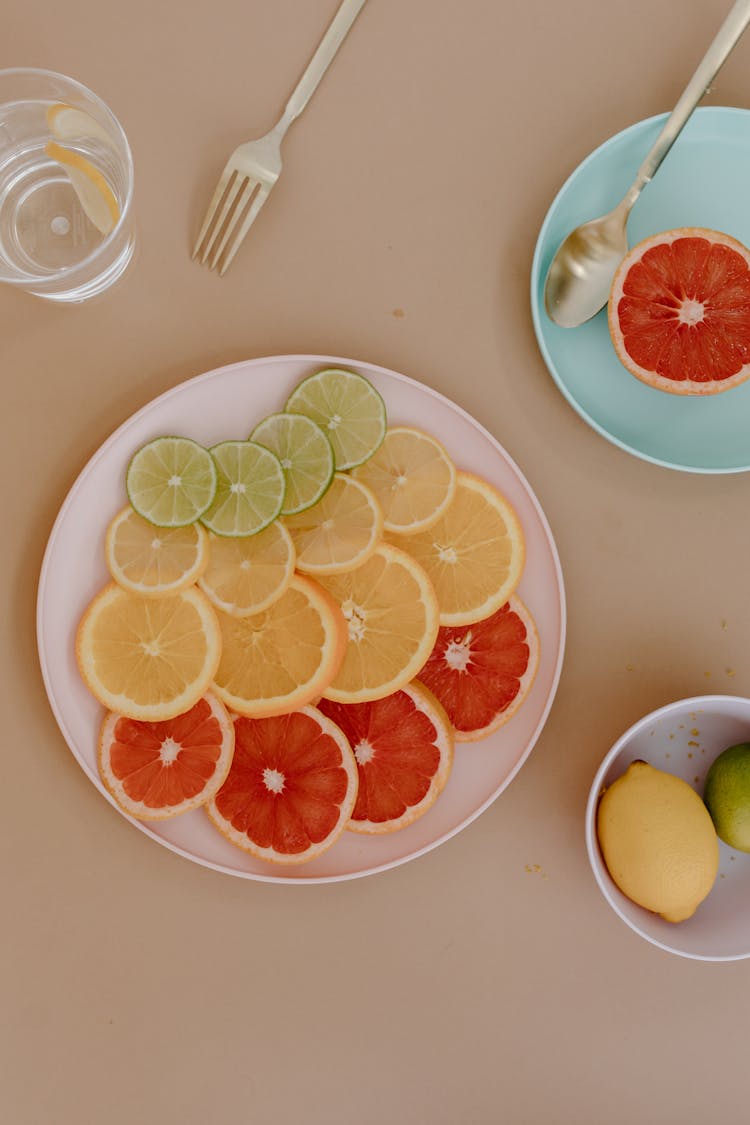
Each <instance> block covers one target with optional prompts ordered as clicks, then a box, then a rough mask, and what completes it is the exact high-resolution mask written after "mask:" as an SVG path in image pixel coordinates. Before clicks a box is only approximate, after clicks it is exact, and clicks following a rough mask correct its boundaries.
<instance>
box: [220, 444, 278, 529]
mask: <svg viewBox="0 0 750 1125" xmlns="http://www.w3.org/2000/svg"><path fill="white" fill-rule="evenodd" d="M211 454H212V456H213V459H214V461H215V463H216V471H217V476H218V480H217V484H216V496H215V498H214V502H213V504H212V505H211V507H210V508H209V509H208V511H207V512H206V513H205V514H204V515H203V516H202V517H201V522H202V523H203V524H204V525H205V526H206V527H207V528H209V530H210V531H213V532H214V534H215V535H229V536H239V535H255V533H256V532H257V531H262V530H263V528H264V527H268V525H269V523H273V521H274V520H275V519H276V517H277V516H278V514H279V512H280V511H281V505H282V504H283V503H284V487H285V484H284V470H283V469H282V467H281V463H280V461H279V459H278V457H276V456H275V455H274V454H273V453H271V451H270V450H268V449H264V448H263V446H262V445H257V444H256V442H254V441H222V442H220V443H219V444H218V445H214V446H213V447H212V449H211Z"/></svg>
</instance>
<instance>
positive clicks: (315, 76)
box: [274, 0, 365, 137]
mask: <svg viewBox="0 0 750 1125" xmlns="http://www.w3.org/2000/svg"><path fill="white" fill-rule="evenodd" d="M364 4H365V0H343V2H342V4H341V5H340V7H339V10H338V11H337V12H336V15H335V16H334V17H333V19H332V20H331V23H330V26H329V28H328V31H326V33H325V35H324V36H323V38H322V39H321V41H320V45H319V47H318V49H317V51H316V52H315V54H314V55H313V57H312V58H311V59H310V62H309V63H308V64H307V69H306V70H305V73H304V74H303V75H302V77H301V78H300V80H299V82H298V83H297V85H296V86H295V88H294V91H293V93H292V96H291V97H290V98H289V101H288V102H287V103H286V108H285V110H284V113H283V114H282V116H281V119H280V121H279V123H278V125H277V126H276V129H275V130H274V132H276V133H277V134H280V136H282V137H283V135H284V133H285V132H286V131H287V129H288V128H289V126H290V125H291V123H292V122H293V121H294V119H295V118H296V117H299V115H300V114H301V113H302V110H303V109H304V108H305V106H306V105H307V103H308V102H309V101H310V98H311V97H312V96H313V94H314V93H315V91H316V89H317V87H318V83H319V82H320V80H321V78H322V77H323V75H324V74H325V72H326V71H327V70H328V67H329V66H330V65H331V63H332V61H333V57H334V55H335V54H336V52H337V51H338V49H339V47H340V46H341V44H342V43H343V41H344V39H345V37H346V34H347V32H348V31H349V28H350V27H351V26H352V24H353V23H354V21H355V19H356V18H357V16H358V15H359V13H360V11H361V9H362V8H363V7H364Z"/></svg>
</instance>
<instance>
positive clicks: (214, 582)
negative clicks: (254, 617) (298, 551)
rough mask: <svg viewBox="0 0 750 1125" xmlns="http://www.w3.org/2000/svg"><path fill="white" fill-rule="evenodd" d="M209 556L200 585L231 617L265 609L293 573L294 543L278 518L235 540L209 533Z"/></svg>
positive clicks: (286, 584)
mask: <svg viewBox="0 0 750 1125" xmlns="http://www.w3.org/2000/svg"><path fill="white" fill-rule="evenodd" d="M208 555H209V560H208V567H207V568H206V571H205V573H204V574H203V576H202V577H201V579H200V588H201V590H203V592H204V594H205V595H206V597H207V598H209V599H210V601H211V602H213V604H214V605H215V606H216V608H217V609H221V610H223V611H224V613H230V614H232V616H234V617H248V616H249V615H250V614H252V613H262V612H263V610H264V609H268V608H269V607H270V606H272V605H273V603H274V602H275V601H277V600H278V599H279V598H280V597H281V595H282V594H283V593H284V592H285V590H287V589H288V587H289V583H290V582H291V581H292V576H293V575H294V558H295V554H294V544H293V543H292V537H291V535H290V534H289V532H288V531H287V529H286V528H285V527H284V525H283V524H282V523H281V522H280V521H279V520H275V521H274V522H273V523H272V524H269V526H268V527H265V528H263V530H262V531H258V532H256V534H255V535H243V536H240V537H238V538H236V539H234V538H231V537H229V536H226V535H214V533H213V532H210V533H209V551H208Z"/></svg>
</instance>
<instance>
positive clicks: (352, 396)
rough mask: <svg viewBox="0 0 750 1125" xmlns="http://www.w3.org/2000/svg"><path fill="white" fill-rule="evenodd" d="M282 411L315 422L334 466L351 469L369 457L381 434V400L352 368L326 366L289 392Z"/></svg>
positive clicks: (382, 425) (382, 435)
mask: <svg viewBox="0 0 750 1125" xmlns="http://www.w3.org/2000/svg"><path fill="white" fill-rule="evenodd" d="M284 410H285V411H286V412H287V413H290V414H304V415H306V416H307V417H308V418H312V420H313V422H317V423H318V425H319V426H320V427H321V429H323V430H325V433H326V435H327V437H328V439H329V441H330V443H331V445H332V446H333V454H334V457H335V458H336V468H337V469H338V470H340V471H342V470H344V469H353V468H354V466H355V465H361V464H362V462H363V461H366V460H367V458H368V457H372V455H373V453H374V452H375V450H376V449H377V448H378V446H379V445H380V443H381V442H382V440H383V438H384V437H385V426H386V416H385V403H384V402H383V399H382V398H381V397H380V395H379V394H378V392H377V391H376V390H375V388H374V387H373V385H372V383H371V382H370V381H369V380H368V379H365V377H364V376H363V375H357V374H356V373H355V372H354V371H345V370H344V369H343V368H339V367H328V368H326V369H325V370H324V371H316V372H315V374H314V375H308V377H307V378H306V379H303V380H302V382H301V383H300V384H299V385H298V386H297V387H295V389H294V390H293V391H292V393H291V395H290V396H289V399H288V400H287V404H286V406H285V407H284Z"/></svg>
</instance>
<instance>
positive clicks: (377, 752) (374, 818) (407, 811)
mask: <svg viewBox="0 0 750 1125" xmlns="http://www.w3.org/2000/svg"><path fill="white" fill-rule="evenodd" d="M319 706H320V709H321V711H323V713H324V714H325V715H328V717H329V718H331V719H333V721H334V722H335V723H336V725H337V726H339V727H341V729H342V730H343V732H344V734H345V735H346V736H347V738H348V739H349V743H350V745H351V747H352V749H353V751H354V757H355V759H356V761H357V769H358V772H359V792H358V794H357V802H356V804H355V806H354V811H353V812H352V816H351V820H350V821H349V825H348V827H349V829H350V830H351V831H353V832H371V833H375V832H394V831H396V829H398V828H405V827H406V825H407V824H411V823H412V821H414V820H416V819H417V818H418V817H420V816H422V815H423V814H424V813H426V812H427V810H428V809H429V808H430V807H431V806H432V805H433V804H434V802H435V800H436V799H437V797H438V795H439V794H440V793H441V792H442V790H443V788H444V786H445V783H446V781H447V780H448V776H449V774H450V770H451V766H452V764H453V734H452V731H451V726H450V723H449V721H448V717H447V716H446V714H445V712H444V711H443V709H442V707H441V706H440V705H439V704H438V702H437V701H436V700H435V698H434V697H433V696H432V695H431V693H430V692H429V691H427V690H426V689H425V688H424V687H422V685H421V684H418V683H411V684H408V685H407V686H406V687H405V688H402V689H401V690H400V691H397V692H394V693H393V695H388V696H386V697H385V699H378V700H375V701H373V702H370V703H334V702H333V701H331V700H328V699H323V700H321V701H320V704H319Z"/></svg>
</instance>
